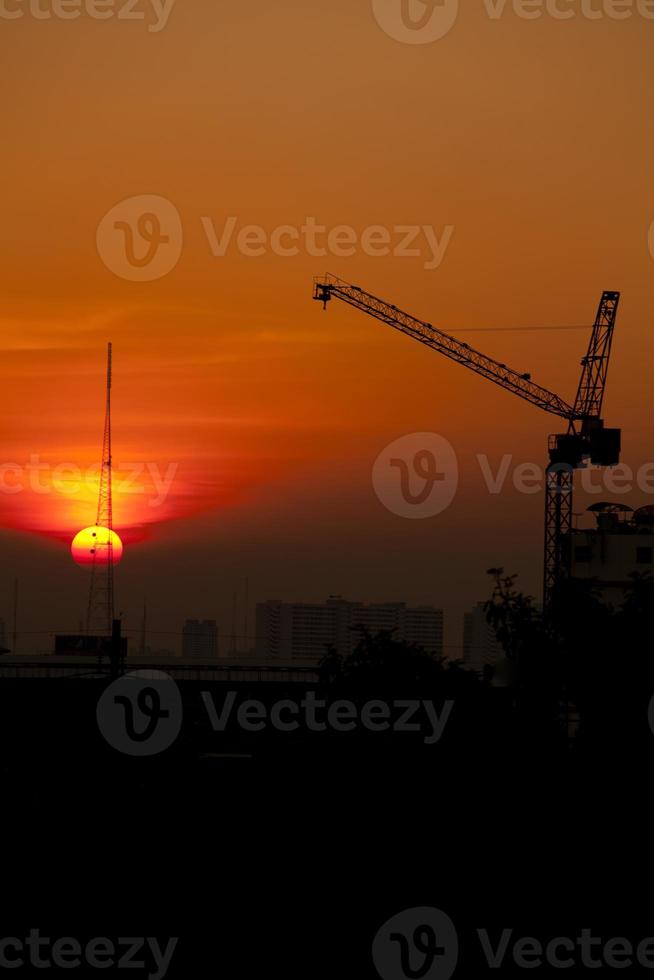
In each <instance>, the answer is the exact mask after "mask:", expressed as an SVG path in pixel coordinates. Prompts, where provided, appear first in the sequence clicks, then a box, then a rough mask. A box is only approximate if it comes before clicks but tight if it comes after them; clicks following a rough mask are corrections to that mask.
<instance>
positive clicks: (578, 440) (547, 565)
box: [313, 275, 621, 609]
mask: <svg viewBox="0 0 654 980" xmlns="http://www.w3.org/2000/svg"><path fill="white" fill-rule="evenodd" d="M313 298H314V299H315V300H318V301H319V302H321V303H322V304H323V309H327V303H329V302H330V301H331V300H332V299H339V300H342V301H343V302H344V303H348V304H349V305H350V306H354V307H355V308H356V309H358V310H361V311H362V312H363V313H367V314H368V315H369V316H373V317H375V319H377V320H381V321H382V323H386V324H388V325H389V326H390V327H394V328H395V329H396V330H399V331H400V332H401V333H403V334H406V335H407V336H408V337H413V339H414V340H417V341H419V342H420V343H421V344H425V345H426V346H427V347H431V348H432V350H435V351H438V352H439V353H440V354H444V355H445V357H449V358H450V360H453V361H456V362H457V363H459V364H462V365H463V366H464V367H467V368H468V369H469V370H471V371H474V372H475V373H476V374H480V375H481V376H482V377H484V378H487V379H488V380H489V381H492V382H493V383H494V384H496V385H499V386H500V387H501V388H504V389H506V390H507V391H510V392H512V393H513V394H514V395H517V396H518V397H519V398H522V399H524V400H525V401H528V402H531V404H532V405H535V406H536V407H537V408H540V409H542V410H543V411H545V412H549V413H550V414H551V415H556V416H558V417H559V418H561V419H563V420H564V422H566V423H567V427H566V430H565V432H561V433H557V434H555V435H552V436H550V437H549V442H548V453H549V462H548V465H547V470H546V488H545V553H544V575H543V606H544V608H545V609H547V608H548V607H549V605H550V602H551V598H552V595H553V593H554V590H555V588H556V586H557V584H558V583H559V582H560V581H561V580H562V579H564V578H565V577H567V576H568V575H569V572H570V534H571V531H572V498H573V490H574V471H575V470H576V469H580V468H582V467H584V466H585V465H587V461H588V460H590V461H591V463H592V464H593V465H595V466H615V465H616V464H617V463H619V461H620V449H621V431H620V429H609V428H606V427H605V425H604V420H603V419H602V404H603V401H604V392H605V389H606V379H607V374H608V367H609V359H610V355H611V347H612V343H613V332H614V328H615V322H616V317H617V313H618V305H619V302H620V293H617V292H604V293H602V298H601V300H600V304H599V308H598V311H597V316H596V318H595V324H594V326H593V330H592V333H591V337H590V342H589V345H588V351H587V353H586V356H585V357H584V358H583V359H582V362H581V367H582V370H581V378H580V380H579V386H578V388H577V394H576V397H575V401H574V405H570V404H568V402H566V401H564V399H563V398H561V397H560V396H559V395H556V394H554V392H552V391H549V390H548V389H547V388H542V387H541V386H540V385H538V384H536V383H535V382H534V381H532V379H531V375H530V374H523V373H520V372H519V371H514V370H513V369H512V368H509V367H507V366H506V364H501V363H500V362H499V361H496V360H494V358H492V357H488V356H487V355H486V354H482V353H481V352H480V351H478V350H475V349H474V348H473V347H470V345H469V344H465V343H463V342H462V341H460V340H457V339H456V338H455V337H451V336H449V335H448V334H446V333H443V331H442V330H438V329H437V328H436V327H434V326H432V324H431V323H427V322H425V321H424V320H419V319H418V318H417V317H414V316H412V315H411V314H410V313H405V312H404V311H403V310H400V309H398V307H397V306H394V305H393V304H392V303H387V302H386V301H385V300H383V299H379V297H377V296H373V295H372V293H368V292H366V291H365V290H364V289H361V287H359V286H353V285H352V284H350V283H347V282H344V281H343V280H342V279H338V278H337V277H336V276H332V275H326V276H324V277H319V278H317V279H315V280H314V292H313Z"/></svg>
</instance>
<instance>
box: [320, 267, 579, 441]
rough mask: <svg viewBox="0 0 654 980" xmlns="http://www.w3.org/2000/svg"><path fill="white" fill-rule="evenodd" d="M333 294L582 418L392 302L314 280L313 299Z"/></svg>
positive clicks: (558, 411) (525, 394) (559, 411)
mask: <svg viewBox="0 0 654 980" xmlns="http://www.w3.org/2000/svg"><path fill="white" fill-rule="evenodd" d="M332 296H336V297H337V298H338V299H341V300H343V301H344V302H346V303H348V304H349V305H351V306H354V307H356V308H357V309H360V310H362V311H363V312H365V313H368V314H370V315H371V316H374V317H375V318H376V319H378V320H381V321H382V322H384V323H387V324H388V325H389V326H391V327H393V328H395V329H396V330H399V331H400V332H401V333H405V334H407V335H408V336H412V337H414V338H415V339H416V340H418V341H419V342H420V343H423V344H425V345H426V346H428V347H431V348H432V350H437V351H439V352H440V353H442V354H444V355H445V356H446V357H449V358H450V359H451V360H454V361H456V362H457V363H458V364H462V365H463V366H464V367H467V368H469V369H470V370H472V371H474V372H475V373H476V374H479V375H481V376H482V377H485V378H488V380H489V381H492V382H493V383H494V384H497V385H499V386H500V387H501V388H504V389H505V390H507V391H512V392H513V393H514V394H516V395H518V396H519V397H520V398H523V399H524V400H526V401H528V402H530V403H531V404H532V405H536V406H537V407H538V408H541V409H542V410H543V411H546V412H549V413H550V414H553V415H558V416H559V417H561V418H564V419H566V420H567V421H569V422H573V421H574V420H575V419H579V418H582V417H583V415H581V414H578V413H577V412H576V411H575V408H573V407H572V406H571V405H569V404H568V403H567V402H565V401H564V400H563V399H562V398H560V397H559V396H558V395H556V394H554V392H551V391H549V390H548V389H547V388H542V387H541V386H540V385H537V384H535V383H534V382H533V381H532V380H531V378H530V376H529V375H528V374H520V372H518V371H514V370H513V369H512V368H510V367H507V365H505V364H501V363H500V362H498V361H495V360H494V359H493V358H491V357H488V356H487V355H485V354H482V353H481V352H480V351H477V350H475V349H474V348H473V347H470V345H469V344H465V343H463V342H462V341H460V340H457V339H456V338H455V337H451V336H449V335H448V334H446V333H444V332H443V331H442V330H438V329H437V328H436V327H434V326H432V324H430V323H426V322H425V321H423V320H418V319H417V318H416V317H414V316H411V314H410V313H405V312H404V311H403V310H400V309H398V307H396V306H394V305H393V304H392V303H387V302H386V301H385V300H382V299H380V298H379V297H377V296H374V295H373V294H372V293H367V292H366V291H365V290H363V289H361V288H360V287H358V286H353V285H351V284H349V283H346V282H343V281H342V280H340V279H337V278H336V277H334V276H326V277H324V279H319V280H316V283H315V290H314V299H316V300H319V301H320V302H322V303H323V305H324V306H325V307H326V305H327V303H328V302H329V301H330V300H331V298H332Z"/></svg>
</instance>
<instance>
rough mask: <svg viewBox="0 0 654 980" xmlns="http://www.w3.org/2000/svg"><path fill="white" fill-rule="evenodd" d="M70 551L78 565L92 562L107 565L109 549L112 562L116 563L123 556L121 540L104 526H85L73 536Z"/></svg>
mask: <svg viewBox="0 0 654 980" xmlns="http://www.w3.org/2000/svg"><path fill="white" fill-rule="evenodd" d="M110 542H111V548H110V547H109V543H110ZM70 551H71V554H72V556H73V558H74V559H75V561H76V562H77V564H78V565H92V564H93V563H94V562H95V563H96V564H97V565H107V564H108V563H109V554H110V551H111V552H112V555H113V564H114V565H117V564H118V562H119V561H120V559H121V558H122V557H123V542H122V541H121V540H120V538H119V537H118V535H117V534H116V532H115V531H110V530H109V529H108V528H106V527H97V526H96V527H85V528H84V530H83V531H79V532H78V533H77V534H76V535H75V537H74V538H73V543H72V544H71V546H70Z"/></svg>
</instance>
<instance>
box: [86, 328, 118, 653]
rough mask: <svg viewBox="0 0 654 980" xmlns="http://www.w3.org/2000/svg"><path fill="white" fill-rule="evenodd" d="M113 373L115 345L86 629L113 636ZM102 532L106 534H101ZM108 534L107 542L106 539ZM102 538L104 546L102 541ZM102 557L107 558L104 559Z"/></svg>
mask: <svg viewBox="0 0 654 980" xmlns="http://www.w3.org/2000/svg"><path fill="white" fill-rule="evenodd" d="M112 371H113V351H112V345H111V344H109V345H108V347H107V402H106V410H105V418H104V437H103V441H102V466H101V469H100V492H99V495H98V511H97V516H96V520H95V526H96V529H97V530H96V534H97V535H98V537H97V538H96V546H95V548H94V549H93V566H92V569H91V586H90V589H89V606H88V614H87V622H86V628H87V632H88V633H93V634H99V635H101V634H107V635H110V634H111V630H112V624H113V619H114V554H113V550H114V546H113V502H112V456H111V383H112ZM100 529H102V531H100ZM105 534H106V538H107V540H106V542H105V541H104V537H105ZM100 537H102V541H101V542H100V540H99V538H100ZM99 552H106V563H105V562H101V561H100V558H101V553H99ZM102 557H104V556H103V555H102Z"/></svg>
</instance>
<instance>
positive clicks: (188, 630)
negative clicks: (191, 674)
mask: <svg viewBox="0 0 654 980" xmlns="http://www.w3.org/2000/svg"><path fill="white" fill-rule="evenodd" d="M182 656H183V657H184V658H189V659H195V660H197V659H201V660H215V659H216V657H217V656H218V626H217V625H216V620H215V619H187V620H186V622H185V623H184V626H183V628H182Z"/></svg>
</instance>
